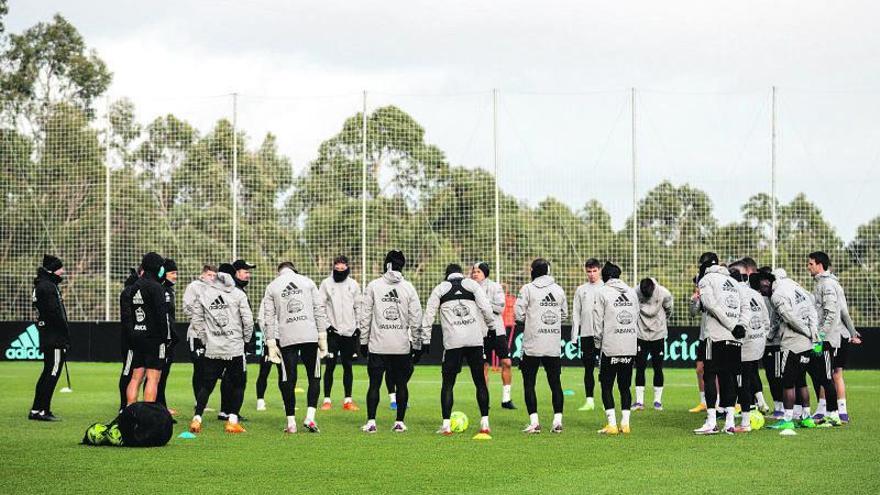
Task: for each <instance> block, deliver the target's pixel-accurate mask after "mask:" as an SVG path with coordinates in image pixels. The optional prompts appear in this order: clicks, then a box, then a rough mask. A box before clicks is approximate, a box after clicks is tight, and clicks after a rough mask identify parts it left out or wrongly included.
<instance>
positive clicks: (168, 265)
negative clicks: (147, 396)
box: [156, 258, 180, 415]
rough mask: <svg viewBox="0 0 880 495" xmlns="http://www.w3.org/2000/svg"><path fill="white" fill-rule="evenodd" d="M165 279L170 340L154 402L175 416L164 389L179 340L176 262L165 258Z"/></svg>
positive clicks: (163, 281) (163, 282)
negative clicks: (176, 325) (175, 292)
mask: <svg viewBox="0 0 880 495" xmlns="http://www.w3.org/2000/svg"><path fill="white" fill-rule="evenodd" d="M163 267H164V268H165V277H164V278H163V279H162V287H163V288H164V289H165V303H166V304H168V327H169V329H170V330H171V332H170V339H169V340H168V348H167V349H166V352H165V365H164V366H163V367H162V376H161V377H160V378H159V386H158V388H157V391H156V402H158V403H159V404H162V405H163V406H165V408H166V409H168V412H169V413H170V414H172V415H176V414H177V411H175V410H174V409H170V408H168V402H167V400H166V399H165V387H166V385H167V384H168V375H170V374H171V365H172V364H173V363H174V348H175V347H176V346H177V343H178V342H179V341H180V339H178V338H177V333H176V332H175V331H174V326H175V324H176V323H177V318H176V316H175V305H174V296H175V294H174V284H175V283H177V262H176V261H174V260H173V259H171V258H165V264H164V265H163Z"/></svg>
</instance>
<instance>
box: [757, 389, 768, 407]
mask: <svg viewBox="0 0 880 495" xmlns="http://www.w3.org/2000/svg"><path fill="white" fill-rule="evenodd" d="M755 401H756V402H757V403H758V407H760V408H761V409H764V408H765V407H767V402H766V401H765V400H764V392H755Z"/></svg>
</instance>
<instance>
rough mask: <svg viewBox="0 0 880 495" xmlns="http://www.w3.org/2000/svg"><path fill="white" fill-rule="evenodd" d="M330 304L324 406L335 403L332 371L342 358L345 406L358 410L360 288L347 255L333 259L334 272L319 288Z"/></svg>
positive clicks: (327, 303)
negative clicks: (354, 368) (355, 360)
mask: <svg viewBox="0 0 880 495" xmlns="http://www.w3.org/2000/svg"><path fill="white" fill-rule="evenodd" d="M319 291H320V292H321V296H322V298H323V299H324V302H325V303H326V307H327V357H326V359H325V361H326V366H327V369H326V370H324V403H323V404H322V405H321V409H323V410H329V409H330V408H331V407H332V402H331V400H330V391H331V390H332V389H333V371H334V370H335V369H336V360H337V359H339V360H340V361H342V386H343V388H344V390H345V399H344V400H343V402H342V409H344V410H346V411H357V410H358V409H359V408H358V406H357V405H356V404H355V403H354V402H353V401H352V399H351V390H352V383H353V382H354V374H353V373H352V369H351V363H352V359H353V358H354V356H355V355H356V354H357V351H358V337H359V336H358V335H357V329H358V328H357V313H358V308H359V307H360V300H361V288H360V285H358V283H357V281H355V279H353V278H352V277H351V268H350V267H349V266H348V258H347V257H345V256H344V255H339V256H337V257H336V259H335V260H333V273H332V274H331V276H329V277H327V278H325V279H324V280H323V281H322V282H321V286H320V288H319Z"/></svg>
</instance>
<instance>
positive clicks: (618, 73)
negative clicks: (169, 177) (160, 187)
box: [8, 0, 880, 240]
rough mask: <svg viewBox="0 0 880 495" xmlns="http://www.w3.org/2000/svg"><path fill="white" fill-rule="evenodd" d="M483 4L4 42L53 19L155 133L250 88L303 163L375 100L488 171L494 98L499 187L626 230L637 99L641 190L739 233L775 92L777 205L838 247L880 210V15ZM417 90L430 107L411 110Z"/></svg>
mask: <svg viewBox="0 0 880 495" xmlns="http://www.w3.org/2000/svg"><path fill="white" fill-rule="evenodd" d="M475 4H477V3H476V2H460V1H455V2H449V1H447V2H436V1H433V2H427V1H406V2H403V1H396V2H342V1H325V2H269V1H254V2H233V1H212V2H207V1H189V0H177V1H174V2H143V1H118V0H117V1H109V0H108V1H79V2H75V3H74V2H45V1H40V0H29V1H27V2H21V1H20V2H13V3H12V5H11V6H10V15H9V18H8V28H9V30H10V31H13V32H17V31H20V30H21V29H23V28H25V27H27V26H30V25H32V24H33V23H35V22H38V21H40V20H45V19H48V18H49V17H50V16H51V14H52V13H54V12H56V11H60V12H61V13H63V14H64V15H65V16H66V17H67V18H68V19H70V20H71V21H72V22H73V23H74V24H75V25H76V26H77V27H78V28H79V29H80V31H81V32H82V33H83V35H84V36H85V38H86V40H87V42H88V43H89V44H90V45H91V46H93V47H95V48H96V49H97V50H98V52H99V54H100V55H101V56H102V57H103V58H104V59H105V60H106V61H107V62H108V64H109V66H110V68H111V69H112V70H113V72H114V73H115V78H114V85H113V87H112V90H111V92H112V95H113V96H114V97H116V96H127V97H129V98H131V99H132V100H133V101H134V102H135V104H136V105H137V108H138V113H139V115H140V117H141V118H143V119H148V118H152V117H154V116H155V115H156V114H159V113H164V112H168V111H173V112H175V113H177V114H179V115H180V116H183V117H185V118H188V119H191V120H192V121H194V122H195V123H197V124H198V125H200V126H201V127H204V126H207V125H208V124H209V123H210V122H211V120H213V119H215V118H217V117H219V116H223V115H228V114H229V111H230V107H231V104H230V103H229V99H228V98H206V97H209V96H217V95H222V94H226V93H230V92H233V91H235V92H238V93H241V94H242V95H243V96H242V97H241V99H240V101H239V108H240V114H239V115H240V117H239V121H240V122H241V125H242V127H243V128H245V129H246V130H247V131H248V133H249V134H250V135H251V136H252V137H254V138H259V137H260V136H261V135H262V134H263V133H264V132H266V131H268V130H271V131H273V132H275V133H276V134H278V135H279V141H280V144H281V146H282V150H283V151H284V152H285V153H286V154H288V155H289V156H291V157H292V158H293V161H294V165H295V168H296V169H297V170H299V169H301V168H302V167H303V166H304V165H305V163H307V161H308V160H309V159H310V158H311V157H312V156H313V155H314V153H315V150H316V148H317V145H318V143H320V141H321V140H323V139H325V138H327V137H329V136H330V135H332V134H333V133H334V132H335V131H336V130H338V128H339V126H340V125H341V122H342V120H343V119H344V118H345V117H346V116H348V115H351V114H353V113H354V112H356V111H357V110H359V107H360V104H361V100H360V98H361V96H360V91H362V90H364V89H366V90H368V91H370V92H371V93H370V96H369V105H370V107H375V106H377V105H380V104H384V103H392V102H393V103H395V104H398V105H400V106H401V107H402V108H403V109H404V110H406V111H408V112H410V113H412V114H413V115H414V116H415V117H416V119H417V120H419V121H420V122H421V123H422V124H423V125H424V126H425V127H426V129H427V132H428V137H429V140H431V141H432V142H434V143H436V144H438V145H439V146H440V147H441V148H442V149H444V150H445V151H446V152H447V154H448V156H449V158H450V160H451V161H452V162H453V163H456V164H464V165H467V166H483V167H491V165H492V154H491V152H492V144H491V131H492V127H491V123H492V116H491V110H492V106H491V94H490V90H491V88H499V89H500V91H501V93H500V108H499V116H498V118H499V131H500V136H501V155H502V173H501V182H502V186H503V187H504V189H505V190H506V191H508V192H511V193H513V194H516V195H517V196H519V197H522V198H524V199H527V200H529V201H530V202H533V203H534V202H536V201H538V200H540V199H541V198H543V197H545V196H546V195H548V194H552V195H554V196H557V197H559V198H561V199H563V200H564V201H566V202H567V203H569V204H571V205H573V206H578V207H579V206H581V205H583V204H584V203H585V202H586V201H587V200H588V199H590V198H592V197H595V198H598V199H599V200H600V201H602V203H603V204H604V205H605V206H606V208H608V209H609V211H611V213H612V216H613V218H614V221H615V225H617V226H618V227H619V226H620V225H622V223H623V221H624V219H625V217H626V215H627V214H628V212H629V210H628V209H629V204H630V194H631V192H630V186H629V181H630V177H631V176H630V137H629V133H630V113H629V112H630V109H629V100H628V98H629V93H628V89H627V88H629V87H631V86H635V87H636V88H638V96H637V135H638V138H637V143H638V161H639V173H638V175H639V188H640V190H641V192H644V191H645V190H646V189H648V188H650V187H652V186H653V185H655V184H656V183H657V182H658V181H660V180H662V179H663V178H668V179H670V180H672V181H673V182H675V183H682V182H689V183H691V184H692V185H695V186H697V187H700V188H702V189H704V190H706V191H707V192H708V193H709V194H710V196H711V197H712V199H713V201H714V203H715V206H716V215H717V216H718V217H719V218H720V219H721V220H722V221H731V220H734V219H736V218H737V217H738V208H739V206H740V205H741V204H742V203H743V202H745V200H746V198H747V197H748V196H750V195H752V194H754V193H756V192H760V191H769V180H770V172H769V114H770V112H769V94H770V90H769V88H770V86H771V85H774V84H775V85H777V86H779V88H780V89H779V100H778V105H779V107H778V108H779V141H778V145H779V148H778V152H779V155H778V156H779V167H778V180H779V195H780V199H782V200H783V201H787V200H789V199H790V198H791V197H792V196H793V195H794V194H796V193H797V192H805V193H806V194H807V195H808V197H809V198H810V199H812V200H813V201H814V202H816V203H817V204H818V205H819V206H820V207H821V208H822V209H823V211H824V213H825V216H826V218H827V219H829V220H830V221H831V222H832V223H833V224H834V225H835V226H836V227H837V229H838V232H839V233H840V235H841V236H842V237H843V238H844V239H845V240H849V239H850V238H851V237H852V235H853V234H854V233H855V229H856V227H857V226H858V225H859V224H861V223H865V222H867V221H868V220H870V219H871V218H873V217H874V216H876V215H878V214H880V198H878V196H877V195H876V194H875V193H874V189H876V187H877V186H878V183H880V172H878V167H877V164H878V158H880V124H878V123H877V120H876V116H877V115H878V114H880V42H878V41H877V36H876V18H877V14H878V9H877V7H876V5H875V4H874V3H873V2H868V1H863V2H852V1H837V2H817V1H806V2H805V1H799V2H797V1H776V2H760V1H740V2H706V1H702V2H675V1H671V2H649V1H643V2H593V1H590V2H585V1H581V2H574V1H571V2H559V1H546V2H528V1H507V2H480V3H479V4H477V5H475ZM378 93H382V94H378ZM438 93H440V94H453V95H455V96H431V95H434V94H438ZM532 93H543V94H540V95H535V94H532ZM549 93H553V94H549ZM559 93H581V94H578V95H561V94H559ZM411 94H422V95H423V96H400V95H411ZM312 95H321V96H322V97H321V98H308V97H309V96H312ZM395 95H398V96H395ZM536 169H537V170H536Z"/></svg>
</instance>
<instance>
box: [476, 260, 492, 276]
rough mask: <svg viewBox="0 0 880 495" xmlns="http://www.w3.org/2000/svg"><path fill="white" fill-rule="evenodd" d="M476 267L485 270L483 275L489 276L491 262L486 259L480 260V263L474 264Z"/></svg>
mask: <svg viewBox="0 0 880 495" xmlns="http://www.w3.org/2000/svg"><path fill="white" fill-rule="evenodd" d="M474 268H476V269H478V270H480V271H481V272H483V276H484V277H486V278H489V264H488V263H486V262H485V261H480V262H479V263H475V264H474Z"/></svg>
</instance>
